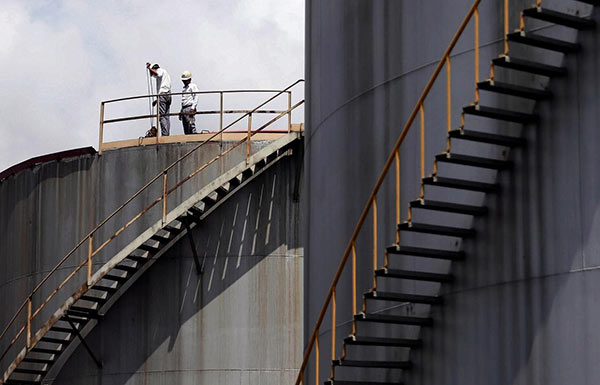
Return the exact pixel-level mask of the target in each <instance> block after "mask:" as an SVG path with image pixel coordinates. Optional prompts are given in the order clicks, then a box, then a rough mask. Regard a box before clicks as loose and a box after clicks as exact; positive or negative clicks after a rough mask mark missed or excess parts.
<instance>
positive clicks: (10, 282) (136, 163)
mask: <svg viewBox="0 0 600 385" xmlns="http://www.w3.org/2000/svg"><path fill="white" fill-rule="evenodd" d="M265 144H266V142H254V143H253V147H252V151H257V150H259V149H260V148H262V147H263V146H264V145H265ZM195 145H196V144H172V145H163V146H159V147H156V146H147V147H136V148H126V149H120V150H110V151H105V152H104V153H103V155H102V156H98V155H88V156H81V157H75V158H70V159H63V160H60V161H53V162H47V163H42V164H39V165H36V166H34V167H31V168H29V169H26V170H22V171H20V172H18V173H16V174H15V175H13V176H10V177H9V178H7V179H5V180H3V181H2V182H0V218H2V220H1V221H0V256H1V258H0V304H1V305H2V310H3V311H1V312H0V325H2V326H1V327H2V328H4V326H5V325H6V324H7V323H8V322H9V320H10V319H11V317H12V316H13V314H14V312H15V311H16V310H17V309H18V307H19V306H20V305H21V304H22V303H23V301H25V299H26V298H27V295H28V294H29V292H30V291H31V290H32V289H33V287H34V286H35V285H37V283H39V282H40V281H41V280H42V278H43V277H44V276H46V274H47V273H48V272H49V271H50V270H51V269H52V268H54V266H56V264H57V263H58V262H59V261H60V260H61V259H62V258H63V257H64V256H65V255H66V254H67V253H68V252H69V251H70V250H71V249H72V248H73V247H74V246H75V245H76V244H77V243H78V242H79V241H80V240H81V239H82V238H83V237H85V236H86V235H87V234H88V233H89V231H90V230H91V229H92V228H93V227H94V226H96V225H97V224H98V223H99V222H100V221H101V220H103V219H104V218H106V217H107V216H108V215H109V214H110V213H112V212H113V211H114V210H116V209H117V208H119V207H120V205H121V204H123V202H125V201H126V200H127V199H128V198H129V197H130V196H131V195H132V194H133V193H135V192H136V191H137V190H138V189H140V188H141V187H142V186H144V185H145V184H146V183H147V182H148V181H149V180H150V179H151V178H152V177H154V176H155V175H156V174H157V173H159V172H160V171H161V170H163V169H164V168H165V167H167V166H168V165H170V164H171V163H173V162H174V161H176V160H177V159H178V158H179V157H180V156H182V155H183V154H185V153H186V152H187V151H189V150H191V149H192V148H193V147H194V146H195ZM231 145H232V143H230V142H225V143H224V148H228V147H229V146H231ZM242 147H243V148H242ZM219 152H220V148H219V144H218V143H212V142H209V143H207V144H206V145H205V146H204V147H203V148H202V149H200V150H198V151H196V152H195V153H194V154H193V155H192V156H190V157H189V158H188V159H186V160H185V161H183V162H182V163H181V164H180V165H178V166H176V167H174V168H173V169H172V170H171V171H170V172H169V173H168V185H169V186H173V185H174V184H175V183H176V182H177V181H179V180H181V179H182V178H183V177H184V176H186V175H188V174H189V173H191V172H192V171H193V170H195V169H196V168H198V167H199V166H201V165H202V164H204V163H206V162H208V161H209V160H210V159H212V158H213V157H214V156H216V155H217V154H218V153H219ZM245 153H246V148H245V146H240V147H239V148H237V149H235V150H233V151H232V152H231V153H229V155H227V156H226V157H224V158H223V159H222V160H220V161H218V162H216V163H214V164H213V165H211V166H209V167H208V168H207V169H205V170H203V171H202V172H201V173H199V174H198V175H197V176H196V177H194V178H193V179H191V180H190V181H188V182H187V183H186V184H185V185H184V186H183V187H182V189H181V191H178V192H176V193H173V194H172V195H171V196H170V197H169V199H168V200H167V202H168V206H167V208H168V209H171V208H174V207H175V206H176V205H177V204H178V202H181V201H182V200H183V199H185V198H187V197H188V196H190V195H191V194H192V193H193V192H195V191H197V189H199V188H201V187H202V186H204V185H205V184H206V183H207V182H209V181H211V180H212V179H213V178H215V177H216V176H217V175H219V174H220V172H221V171H222V170H225V169H228V168H230V167H232V166H233V165H236V164H238V163H239V162H240V161H243V160H244V159H245ZM161 195H162V178H159V179H158V180H157V181H156V182H155V183H154V184H153V185H151V186H150V188H149V192H148V193H143V194H141V195H140V196H139V197H138V198H137V199H135V200H133V201H132V202H131V203H130V204H129V205H128V206H126V208H125V209H124V210H123V212H122V213H120V214H118V215H117V216H115V217H114V218H113V219H111V220H110V221H108V222H107V223H106V225H104V226H103V227H102V228H100V230H99V231H98V232H97V233H96V234H94V247H95V248H97V247H98V246H99V245H100V244H101V243H102V242H104V241H105V240H107V239H108V238H109V237H110V236H111V235H112V234H114V232H115V231H116V230H117V229H119V228H120V227H121V226H123V225H125V223H126V222H127V221H129V220H130V219H131V218H133V217H134V216H135V215H136V214H137V213H138V212H140V211H141V210H142V209H143V208H144V207H146V205H148V204H149V202H151V201H153V200H154V199H156V198H158V197H160V196H161ZM161 213H162V207H161V204H158V205H156V206H155V207H154V208H153V209H151V210H150V211H149V212H148V213H146V214H144V216H142V217H141V218H140V220H139V221H138V222H136V223H135V224H134V225H132V226H131V227H130V228H128V229H127V230H125V231H124V232H123V233H121V235H119V237H118V238H116V239H115V240H114V241H113V242H112V243H111V244H110V245H109V246H107V247H106V248H105V249H104V250H103V251H102V252H100V253H99V254H97V255H96V256H95V257H94V264H95V266H97V267H99V266H101V265H102V264H103V263H104V262H105V261H107V260H108V259H109V258H110V257H111V256H112V255H114V254H115V253H116V252H117V251H118V250H120V249H121V248H122V247H124V246H125V245H126V244H128V243H129V242H130V241H131V240H132V239H133V238H135V236H137V234H139V232H141V231H142V230H143V229H146V228H147V227H148V226H149V225H150V224H152V223H154V222H156V221H157V220H159V218H160V215H161ZM87 250H88V248H87V242H86V243H84V244H83V246H82V247H80V248H79V249H78V250H77V252H76V253H75V254H73V256H72V257H71V258H69V259H68V260H67V261H66V262H65V263H64V265H63V266H62V267H61V268H59V270H57V272H56V273H55V274H54V275H53V276H52V278H51V279H50V280H49V281H48V282H47V283H46V284H45V285H44V286H42V288H41V289H40V291H39V292H38V293H37V294H36V295H35V296H34V298H33V306H34V310H35V308H36V307H37V306H39V305H40V304H41V303H42V301H43V300H44V299H46V297H47V296H48V295H49V294H50V292H51V291H52V290H54V288H56V287H57V286H58V284H59V283H60V282H61V281H62V280H63V279H64V278H65V277H67V275H68V274H69V273H70V272H71V271H72V270H73V269H74V267H75V266H77V265H78V264H79V263H80V262H81V261H83V260H84V259H85V258H87ZM85 274H86V269H82V270H81V271H80V272H79V273H78V274H77V275H76V276H75V277H74V278H73V279H72V280H71V281H69V283H68V284H67V285H66V286H65V288H64V289H63V290H61V292H60V293H59V294H58V295H57V296H56V297H54V299H53V300H52V301H51V302H50V303H49V304H48V305H47V306H46V307H45V308H44V309H43V310H42V312H41V313H40V314H39V315H38V316H37V317H36V318H35V319H34V322H33V328H32V329H33V330H34V331H35V330H37V329H36V328H37V327H39V326H40V325H41V324H43V323H44V322H45V321H46V320H47V319H48V317H49V316H50V315H51V314H52V313H54V311H55V310H56V309H57V308H58V307H59V306H60V305H61V304H62V303H63V302H64V300H65V299H66V298H67V297H68V296H69V295H71V294H72V293H73V292H74V291H75V290H76V288H78V287H79V286H80V285H81V284H82V283H83V282H85V279H86V277H85ZM25 319H26V311H23V312H22V313H21V315H20V316H19V318H18V320H17V322H16V323H15V326H14V327H13V328H12V329H11V330H10V331H9V332H8V333H7V337H5V338H3V340H2V341H0V350H2V351H4V348H5V347H6V346H7V344H8V341H10V338H12V336H14V335H15V334H16V333H17V331H18V330H19V328H20V327H21V326H22V325H23V324H24V323H25ZM8 335H11V337H10V338H8ZM23 343H24V339H23V338H22V339H21V340H20V341H19V342H18V343H17V345H20V347H21V346H22V344H23ZM20 347H19V349H20ZM15 354H16V351H15ZM9 356H11V354H9ZM6 359H8V358H6ZM6 359H5V360H6ZM5 365H6V362H4V361H3V362H2V363H1V365H0V366H1V367H2V368H4V367H5Z"/></svg>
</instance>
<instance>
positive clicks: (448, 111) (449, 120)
mask: <svg viewBox="0 0 600 385" xmlns="http://www.w3.org/2000/svg"><path fill="white" fill-rule="evenodd" d="M446 116H447V120H446V128H447V130H448V131H450V130H452V71H451V67H450V56H448V57H446Z"/></svg>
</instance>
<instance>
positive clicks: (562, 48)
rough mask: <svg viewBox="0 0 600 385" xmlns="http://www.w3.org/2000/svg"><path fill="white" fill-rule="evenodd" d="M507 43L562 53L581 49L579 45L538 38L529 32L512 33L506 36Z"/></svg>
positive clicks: (542, 37) (544, 37)
mask: <svg viewBox="0 0 600 385" xmlns="http://www.w3.org/2000/svg"><path fill="white" fill-rule="evenodd" d="M506 37H507V39H508V40H509V41H514V42H515V43H520V44H525V45H530V46H532V47H538V48H543V49H547V50H551V51H557V52H562V53H573V52H577V51H579V50H580V49H581V45H580V44H579V43H570V42H568V41H564V40H558V39H553V38H551V37H546V36H540V35H536V34H533V33H530V32H525V31H523V32H513V33H509V34H508V35H506Z"/></svg>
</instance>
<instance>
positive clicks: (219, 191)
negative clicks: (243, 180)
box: [215, 186, 229, 198]
mask: <svg viewBox="0 0 600 385" xmlns="http://www.w3.org/2000/svg"><path fill="white" fill-rule="evenodd" d="M215 191H216V192H217V196H219V198H222V197H224V196H225V195H227V194H228V193H229V191H228V190H227V189H226V188H225V187H223V186H219V187H217V189H216V190H215Z"/></svg>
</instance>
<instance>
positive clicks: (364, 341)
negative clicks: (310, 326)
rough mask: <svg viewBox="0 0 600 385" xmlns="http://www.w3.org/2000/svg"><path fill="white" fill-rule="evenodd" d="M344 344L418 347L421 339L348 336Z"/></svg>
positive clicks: (420, 344)
mask: <svg viewBox="0 0 600 385" xmlns="http://www.w3.org/2000/svg"><path fill="white" fill-rule="evenodd" d="M344 343H345V344H346V345H369V346H392V347H404V348H418V347H420V346H422V345H423V341H421V340H414V339H408V338H383V337H363V336H348V337H346V338H344Z"/></svg>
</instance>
